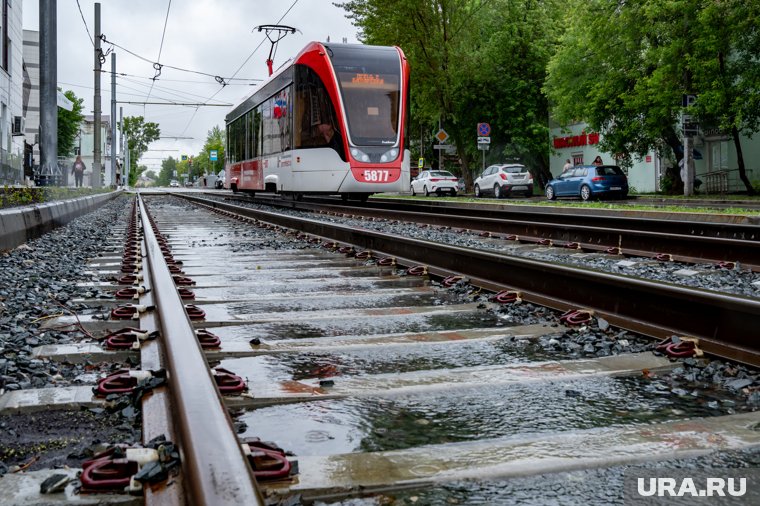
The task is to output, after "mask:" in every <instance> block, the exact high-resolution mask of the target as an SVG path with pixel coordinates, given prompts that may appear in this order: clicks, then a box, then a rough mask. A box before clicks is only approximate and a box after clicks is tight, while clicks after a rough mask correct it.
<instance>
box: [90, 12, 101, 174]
mask: <svg viewBox="0 0 760 506" xmlns="http://www.w3.org/2000/svg"><path fill="white" fill-rule="evenodd" d="M100 55H101V51H100V3H99V2H95V67H94V68H95V110H94V116H95V118H94V122H93V128H94V130H95V131H94V132H93V151H92V187H93V188H100V186H101V183H100V168H101V165H100V155H101V146H100V143H101V142H102V141H101V139H100V70H101V62H100Z"/></svg>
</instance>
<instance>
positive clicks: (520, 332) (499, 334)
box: [32, 325, 564, 363]
mask: <svg viewBox="0 0 760 506" xmlns="http://www.w3.org/2000/svg"><path fill="white" fill-rule="evenodd" d="M563 330H564V327H562V328H558V327H549V326H547V325H525V326H518V327H507V328H489V329H471V330H451V331H441V332H420V333H406V334H387V335H379V336H347V337H340V338H319V339H294V340H281V341H273V342H262V343H261V344H258V345H252V344H250V343H245V342H239V341H238V342H222V346H221V348H220V349H219V350H207V351H206V356H207V358H208V359H209V360H211V361H216V360H223V359H228V358H236V357H255V356H260V355H276V354H283V353H302V352H306V351H317V350H318V351H320V352H329V351H340V350H345V349H359V348H376V347H382V348H383V349H386V348H387V347H388V346H404V345H409V344H415V345H416V344H421V343H428V344H433V343H452V344H456V343H462V342H473V341H490V340H499V339H505V338H509V337H514V338H518V339H533V338H537V337H539V336H542V335H546V334H548V333H559V332H562V331H563ZM137 353H138V351H121V350H119V351H111V350H106V349H104V348H103V347H102V346H101V345H100V344H99V343H72V344H51V345H45V346H38V347H36V348H34V349H33V350H32V354H33V356H34V357H35V358H40V359H48V360H55V361H59V362H72V363H82V362H88V361H90V362H102V361H118V362H124V361H126V360H127V358H129V357H136V356H137Z"/></svg>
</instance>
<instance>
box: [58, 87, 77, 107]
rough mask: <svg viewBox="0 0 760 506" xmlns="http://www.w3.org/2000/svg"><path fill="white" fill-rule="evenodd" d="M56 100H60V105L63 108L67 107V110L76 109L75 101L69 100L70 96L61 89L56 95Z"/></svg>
mask: <svg viewBox="0 0 760 506" xmlns="http://www.w3.org/2000/svg"><path fill="white" fill-rule="evenodd" d="M56 101H57V102H58V107H60V108H61V109H66V110H67V111H71V110H72V109H74V103H73V102H72V101H71V100H69V97H67V96H66V95H64V94H63V93H62V92H61V90H58V95H57V96H56Z"/></svg>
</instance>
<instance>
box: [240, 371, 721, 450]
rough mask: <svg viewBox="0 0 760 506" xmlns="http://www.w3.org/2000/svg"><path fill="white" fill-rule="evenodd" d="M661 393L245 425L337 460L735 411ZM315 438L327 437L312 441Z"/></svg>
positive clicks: (525, 398) (472, 394)
mask: <svg viewBox="0 0 760 506" xmlns="http://www.w3.org/2000/svg"><path fill="white" fill-rule="evenodd" d="M655 385H657V382H655V381H653V380H651V379H648V378H644V377H623V378H612V377H602V378H590V379H583V380H575V381H554V382H543V383H534V384H530V383H528V384H513V385H500V386H489V387H485V388H467V389H457V390H452V391H448V392H441V391H428V392H426V393H424V394H412V395H404V396H395V397H393V398H383V397H375V398H346V399H335V400H321V401H311V402H303V403H299V404H289V405H279V406H271V407H266V408H260V409H257V410H254V411H249V412H246V413H245V414H243V415H242V417H241V418H242V419H243V420H244V421H245V422H246V423H247V425H248V430H247V432H246V434H245V435H246V436H258V437H261V438H262V439H265V440H273V441H276V442H277V443H278V444H279V445H281V446H282V447H284V448H286V449H288V450H291V451H293V452H295V453H296V454H297V455H330V454H337V453H350V452H375V451H387V450H398V449H407V448H413V447H418V446H424V445H432V444H443V443H456V442H466V441H477V440H481V439H489V438H503V437H511V436H527V435H530V434H536V433H544V432H547V433H557V432H562V431H571V430H580V429H591V428H596V427H615V426H624V425H631V424H649V423H654V422H664V421H669V420H683V419H685V418H688V417H697V416H714V415H722V414H726V413H729V412H732V411H733V409H732V408H731V407H730V406H731V405H730V403H729V402H728V400H726V399H720V398H719V397H718V396H719V394H717V393H715V394H713V395H712V396H707V395H700V396H698V397H693V396H691V395H686V396H675V395H672V394H670V392H663V391H661V390H660V389H659V388H658V387H656V386H655ZM665 394H668V395H665ZM254 395H255V394H254ZM724 401H725V402H724ZM713 406H715V407H713ZM310 431H317V432H318V433H319V434H320V437H319V438H314V437H307V434H309V433H310Z"/></svg>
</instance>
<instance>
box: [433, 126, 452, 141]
mask: <svg viewBox="0 0 760 506" xmlns="http://www.w3.org/2000/svg"><path fill="white" fill-rule="evenodd" d="M435 138H436V139H438V142H440V143H441V144H443V143H444V142H446V139H448V138H449V134H447V133H446V130H444V129H443V128H441V129H440V130H438V132H437V133H436V134H435Z"/></svg>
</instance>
